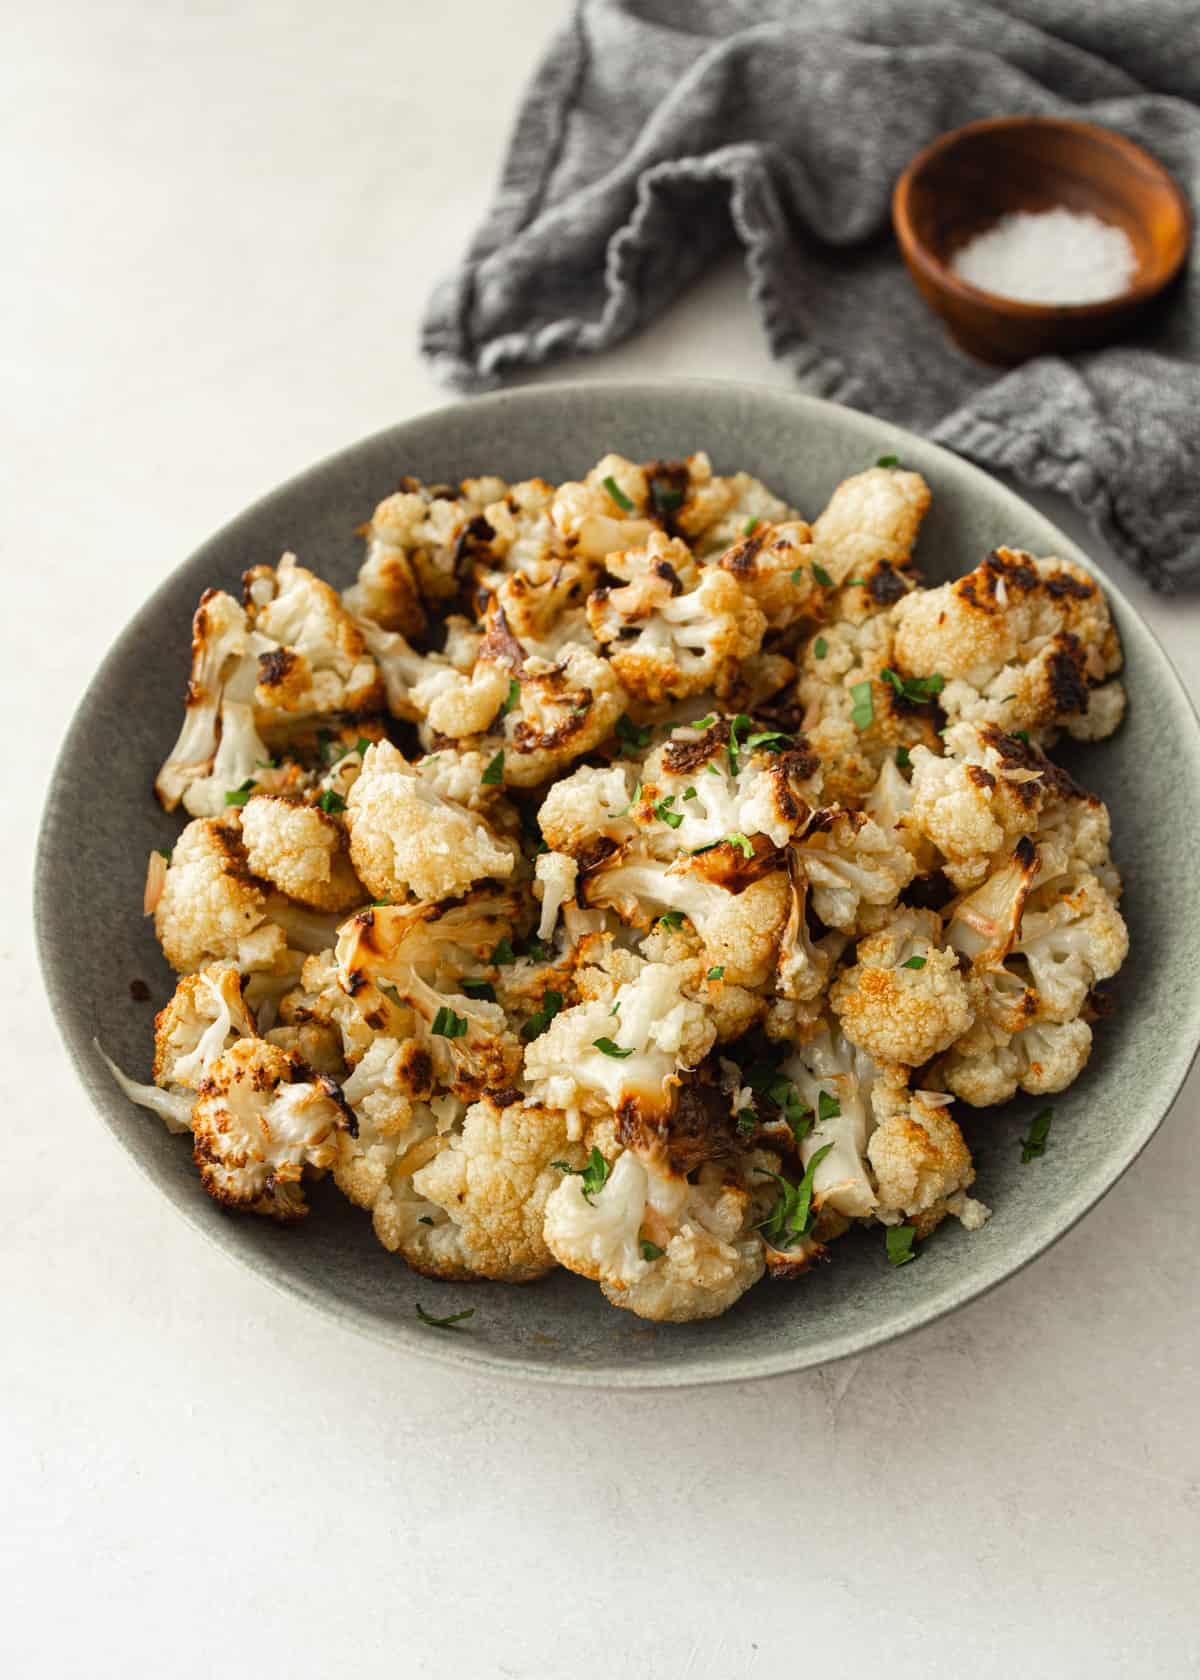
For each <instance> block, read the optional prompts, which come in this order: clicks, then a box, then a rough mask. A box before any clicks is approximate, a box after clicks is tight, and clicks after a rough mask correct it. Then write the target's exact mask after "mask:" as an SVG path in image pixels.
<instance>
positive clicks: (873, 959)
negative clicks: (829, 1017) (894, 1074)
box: [829, 910, 973, 1067]
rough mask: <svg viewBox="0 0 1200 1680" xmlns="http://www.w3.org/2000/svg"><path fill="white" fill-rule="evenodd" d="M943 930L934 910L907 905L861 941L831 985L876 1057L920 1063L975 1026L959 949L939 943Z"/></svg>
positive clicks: (839, 1009)
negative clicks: (945, 946) (959, 962)
mask: <svg viewBox="0 0 1200 1680" xmlns="http://www.w3.org/2000/svg"><path fill="white" fill-rule="evenodd" d="M940 933H941V924H940V920H939V918H938V917H937V916H936V915H935V914H934V913H933V911H932V910H905V911H903V912H902V913H901V914H900V915H898V916H897V917H896V918H895V920H894V921H891V922H889V923H888V924H887V926H886V927H884V928H883V929H882V930H881V931H880V932H879V933H875V934H872V935H871V936H870V938H868V939H864V940H862V941H861V942H860V944H859V947H858V950H857V952H856V953H855V961H854V966H853V967H852V968H848V969H847V970H846V971H845V972H844V973H843V974H842V975H840V976H839V978H838V979H837V981H836V982H835V984H834V986H833V988H832V990H831V991H830V994H829V1003H830V1007H831V1008H832V1010H833V1012H834V1014H835V1015H836V1016H837V1017H838V1019H839V1021H840V1022H841V1026H842V1031H843V1032H844V1033H845V1035H846V1037H847V1038H848V1039H849V1040H850V1041H851V1043H852V1044H857V1045H858V1046H859V1048H860V1049H862V1050H865V1051H866V1052H867V1054H868V1055H869V1056H870V1057H872V1058H873V1060H875V1061H877V1062H902V1063H904V1064H905V1065H906V1066H908V1067H920V1066H921V1065H922V1064H923V1063H924V1062H927V1061H928V1060H929V1058H930V1057H931V1056H935V1055H937V1053H938V1051H939V1050H945V1049H947V1048H948V1047H949V1046H950V1045H951V1044H953V1042H954V1040H955V1039H956V1038H959V1037H961V1035H962V1034H963V1033H964V1032H966V1030H967V1028H968V1027H969V1026H970V1024H971V1019H972V1015H973V1011H972V1008H971V1002H970V997H969V994H968V991H967V985H966V981H965V980H964V979H963V977H962V974H961V973H960V971H959V967H958V956H957V953H956V952H954V951H952V950H946V949H944V948H942V947H940V946H939V945H938V940H939V938H940Z"/></svg>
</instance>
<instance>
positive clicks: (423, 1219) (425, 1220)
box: [417, 1213, 433, 1225]
mask: <svg viewBox="0 0 1200 1680" xmlns="http://www.w3.org/2000/svg"><path fill="white" fill-rule="evenodd" d="M417 1224H418V1225H432V1224H433V1220H432V1219H430V1217H429V1215H428V1214H427V1213H423V1214H422V1215H421V1217H420V1218H419V1219H418V1220H417Z"/></svg>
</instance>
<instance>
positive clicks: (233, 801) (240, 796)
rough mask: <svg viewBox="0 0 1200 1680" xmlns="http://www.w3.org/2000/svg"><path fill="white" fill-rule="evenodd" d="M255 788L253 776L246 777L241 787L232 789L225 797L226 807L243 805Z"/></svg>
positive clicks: (256, 784)
mask: <svg viewBox="0 0 1200 1680" xmlns="http://www.w3.org/2000/svg"><path fill="white" fill-rule="evenodd" d="M257 786H258V783H257V782H256V781H255V780H254V777H253V776H249V777H247V779H246V780H245V781H244V782H243V783H242V785H241V787H239V788H234V789H233V792H232V793H227V794H226V795H225V803H226V805H244V804H245V803H246V801H247V799H249V797H250V795H251V794H252V793H253V792H254V790H255V788H256V787H257Z"/></svg>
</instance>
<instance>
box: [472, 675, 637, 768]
mask: <svg viewBox="0 0 1200 1680" xmlns="http://www.w3.org/2000/svg"><path fill="white" fill-rule="evenodd" d="M543 667H545V668H543ZM516 683H517V690H518V692H517V693H516V694H515V695H514V696H513V703H512V705H511V707H510V708H509V709H508V710H507V711H506V712H505V713H504V714H503V716H502V718H501V719H500V720H499V724H500V727H499V732H498V731H497V729H496V727H495V726H493V729H492V732H491V734H489V735H488V736H487V738H486V745H487V748H493V747H494V748H495V749H496V758H498V762H497V763H496V772H495V774H496V775H497V777H498V778H499V779H500V782H501V783H502V784H503V785H507V786H512V787H536V786H537V784H538V783H539V782H544V781H548V780H549V778H550V777H551V776H554V775H558V774H559V773H561V772H562V771H564V770H565V769H566V768H567V767H568V766H569V765H571V764H572V763H574V761H575V760H576V759H577V758H581V757H582V756H583V754H584V753H587V752H591V751H592V749H593V748H594V747H598V746H599V745H600V743H601V741H603V740H605V739H606V737H607V736H609V735H610V734H611V733H612V730H613V727H614V725H615V724H616V721H617V719H618V718H619V717H620V716H621V714H622V713H623V712H624V710H625V704H626V695H625V691H624V690H623V689H622V687H621V685H620V683H619V682H618V681H617V679H616V677H615V676H614V675H613V669H612V666H611V665H610V664H609V663H608V661H607V660H606V659H601V658H600V657H599V656H598V655H597V654H595V653H589V652H588V650H587V648H584V647H581V646H579V645H578V644H577V643H573V642H569V643H568V644H567V645H566V647H564V648H563V649H562V650H561V652H560V653H559V654H558V655H557V657H556V658H555V659H554V661H553V662H552V663H551V662H549V661H545V660H543V661H533V660H526V662H525V664H524V666H523V667H522V668H521V669H520V670H519V671H518V672H517V673H516ZM479 745H480V747H481V750H483V743H479ZM489 762H495V759H493V760H492V761H489Z"/></svg>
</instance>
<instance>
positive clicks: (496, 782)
mask: <svg viewBox="0 0 1200 1680" xmlns="http://www.w3.org/2000/svg"><path fill="white" fill-rule="evenodd" d="M479 780H480V781H481V782H482V783H483V785H484V787H499V786H500V785H501V784H502V783H503V781H504V748H503V747H501V748H500V751H499V752H498V753H497V754H496V756H495V758H494V759H493V760H492V762H491V763H490V764H489V765H488V767H487V769H486V770H485V771H484V772H483V775H482V776H480V778H479Z"/></svg>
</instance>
